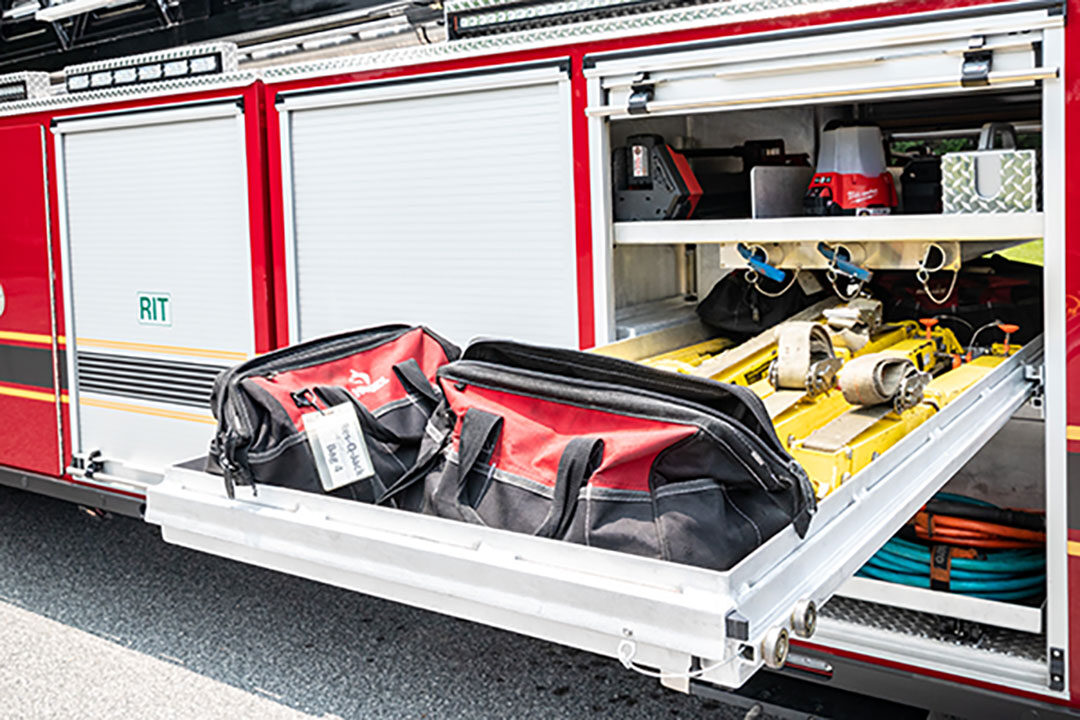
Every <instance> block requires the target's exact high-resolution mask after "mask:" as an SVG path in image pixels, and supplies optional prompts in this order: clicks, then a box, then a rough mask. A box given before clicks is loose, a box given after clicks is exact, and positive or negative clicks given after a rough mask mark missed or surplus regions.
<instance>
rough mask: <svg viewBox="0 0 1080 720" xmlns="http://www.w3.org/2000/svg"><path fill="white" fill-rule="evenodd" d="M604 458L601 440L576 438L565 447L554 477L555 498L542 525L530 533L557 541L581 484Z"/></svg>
mask: <svg viewBox="0 0 1080 720" xmlns="http://www.w3.org/2000/svg"><path fill="white" fill-rule="evenodd" d="M603 459H604V441H603V440H601V439H600V438H587V437H577V438H574V439H572V440H571V441H570V442H568V443H567V444H566V448H565V449H564V450H563V453H562V456H561V457H560V458H559V469H558V471H557V473H556V475H555V496H554V497H553V498H552V501H551V509H550V510H549V511H548V515H547V517H546V518H545V519H544V522H543V524H542V525H541V526H540V528H539V529H538V530H537V531H536V532H535V533H534V534H535V535H536V536H538V537H546V538H561V537H563V536H564V535H565V534H566V532H567V530H568V529H569V525H570V522H571V520H572V519H573V515H574V510H575V509H576V508H577V501H578V495H579V494H580V493H581V488H582V486H583V485H584V484H585V482H586V481H587V480H588V479H589V477H591V476H592V474H593V473H594V472H596V469H597V468H598V467H600V463H601V462H602V461H603Z"/></svg>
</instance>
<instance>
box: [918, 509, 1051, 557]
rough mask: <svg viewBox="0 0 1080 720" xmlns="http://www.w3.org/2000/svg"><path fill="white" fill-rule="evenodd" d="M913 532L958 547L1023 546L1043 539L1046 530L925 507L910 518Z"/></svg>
mask: <svg viewBox="0 0 1080 720" xmlns="http://www.w3.org/2000/svg"><path fill="white" fill-rule="evenodd" d="M910 524H911V526H912V528H913V529H914V531H915V536H916V537H918V538H921V539H923V540H928V541H931V542H935V543H941V544H944V545H957V546H960V547H977V548H995V549H1003V550H1004V549H1023V548H1037V547H1040V546H1041V545H1042V544H1043V543H1045V542H1046V533H1043V532H1039V531H1036V530H1027V529H1024V528H1015V527H1011V526H1009V525H1001V524H999V523H992V522H984V521H981V520H970V519H968V518H961V517H954V516H952V515H935V514H931V513H928V512H926V511H925V510H923V511H921V512H919V513H917V514H916V515H915V517H914V518H912V519H911V523H910Z"/></svg>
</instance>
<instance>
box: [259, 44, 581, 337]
mask: <svg viewBox="0 0 1080 720" xmlns="http://www.w3.org/2000/svg"><path fill="white" fill-rule="evenodd" d="M280 106H281V109H282V111H283V118H282V147H283V154H284V157H283V165H284V184H285V195H286V202H285V205H286V245H287V247H286V251H287V262H288V263H289V283H290V297H289V315H290V338H291V339H292V340H294V341H295V340H307V339H310V338H313V337H317V336H319V335H324V334H326V333H330V332H336V331H340V330H342V329H346V328H354V327H363V326H369V325H378V324H383V323H387V322H409V323H422V324H425V325H427V326H429V327H431V328H432V329H434V330H435V331H436V332H439V333H441V334H443V335H445V336H446V337H448V338H450V339H451V340H453V341H455V342H457V343H465V342H467V341H468V340H469V338H471V337H473V336H475V335H497V336H503V337H512V338H518V339H521V340H527V341H531V342H536V343H548V344H555V345H564V346H575V347H576V346H577V343H578V333H577V322H578V321H577V281H576V264H575V250H574V222H573V182H572V161H571V147H570V121H571V113H570V90H569V78H568V75H567V72H566V68H565V67H561V68H560V67H557V66H556V65H555V64H551V65H548V66H544V67H531V68H519V69H517V70H506V71H498V72H494V73H492V72H490V71H489V72H485V73H477V74H472V75H465V76H456V77H442V78H428V79H422V80H412V81H407V82H395V83H375V84H372V85H368V86H361V87H357V88H354V89H338V90H334V91H329V92H327V91H322V92H316V93H310V94H301V95H293V96H285V97H284V98H283V101H282V102H281V103H280Z"/></svg>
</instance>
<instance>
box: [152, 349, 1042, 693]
mask: <svg viewBox="0 0 1080 720" xmlns="http://www.w3.org/2000/svg"><path fill="white" fill-rule="evenodd" d="M1041 360H1042V338H1041V336H1040V337H1039V338H1038V339H1036V340H1035V341H1033V342H1031V343H1030V344H1028V345H1027V346H1026V347H1025V348H1023V349H1022V350H1021V351H1020V352H1018V353H1017V354H1016V355H1014V356H1013V357H1012V358H1010V359H1009V360H1007V361H1006V362H1004V363H1003V364H1002V365H1001V366H999V367H998V368H996V369H995V370H994V371H992V372H991V373H989V374H988V375H987V376H986V377H985V378H983V380H981V381H980V382H979V383H977V384H976V385H975V386H973V387H972V388H971V389H970V390H968V391H967V392H966V393H965V394H964V395H962V396H961V397H960V398H958V399H957V400H956V401H954V402H953V403H951V404H950V405H948V406H946V407H945V408H944V409H943V410H942V411H941V412H939V413H937V414H936V415H935V416H934V417H933V418H931V419H930V420H928V421H927V422H926V423H924V424H923V425H921V426H920V427H918V428H917V429H916V430H914V431H913V432H912V433H910V434H909V435H908V436H907V437H905V438H904V439H903V440H902V441H901V442H899V443H897V444H896V445H895V446H893V448H891V449H890V450H888V451H887V452H885V453H884V454H883V455H882V456H881V457H880V458H879V459H878V460H877V461H876V462H875V463H874V464H872V465H871V466H869V467H868V468H866V469H865V470H863V471H862V472H860V473H858V474H856V475H855V476H854V477H853V478H852V479H851V480H849V481H848V482H847V483H845V484H844V485H842V486H841V487H840V488H839V489H838V490H837V491H835V492H834V493H832V494H831V495H830V496H829V497H828V498H826V499H825V500H824V501H823V502H822V503H821V505H820V507H819V509H818V512H817V514H816V515H815V516H814V518H813V520H812V521H811V523H810V528H809V530H808V532H807V535H806V536H805V537H804V538H802V539H800V538H799V537H798V536H797V535H796V533H795V531H794V530H793V529H792V528H790V527H789V528H787V529H785V530H783V531H781V532H780V533H778V534H777V535H775V536H773V537H772V538H771V539H770V540H769V541H767V542H766V543H765V544H764V545H762V546H761V547H760V548H758V549H757V550H756V551H754V552H753V553H751V554H750V555H749V556H747V557H746V558H745V559H744V560H743V561H742V562H740V563H739V564H738V565H736V566H735V567H734V568H732V569H731V570H728V571H725V572H715V571H711V570H705V569H702V568H696V567H691V566H687V565H679V564H676V563H669V562H662V561H658V560H652V559H649V558H643V557H637V556H634V555H628V554H623V553H617V552H611V551H607V550H600V549H597V548H590V547H586V546H583V545H574V544H569V543H563V542H557V541H553V540H548V539H544V538H536V537H531V536H528V535H523V534H517V533H511V532H507V531H503V530H497V529H492V528H487V527H481V526H476V525H469V524H465V523H459V522H454V521H450V520H445V519H442V518H435V517H428V516H423V515H417V514H411V513H404V512H401V511H398V510H394V509H389V508H383V507H374V506H370V505H362V504H359V503H354V502H350V501H346V500H341V499H337V498H331V497H326V496H321V495H314V494H307V493H303V492H300V491H296V490H290V489H286V488H278V487H269V486H259V487H258V491H257V494H254V493H253V492H252V490H251V489H250V488H240V489H239V491H238V494H237V497H236V498H235V499H233V500H230V499H229V498H228V497H227V496H226V494H225V489H224V483H223V482H222V481H221V479H220V478H219V477H215V476H212V475H208V474H205V473H202V472H199V471H196V470H191V469H187V468H184V467H180V466H174V467H172V468H170V469H169V470H168V471H167V472H166V474H165V478H164V480H163V481H162V482H161V483H160V484H158V485H156V486H151V487H150V488H148V491H147V511H146V519H147V521H148V522H150V523H153V524H156V525H160V526H161V528H162V536H163V538H164V539H165V540H166V541H167V542H170V543H174V544H178V545H183V546H186V547H189V548H193V549H196V550H201V551H205V552H209V553H212V554H215V555H220V556H223V557H228V558H231V559H234V560H240V561H243V562H247V563H251V564H254V565H259V566H262V567H266V568H270V569H274V570H278V571H281V572H287V573H290V574H293V575H297V576H301V577H306V578H309V579H312V580H317V581H320V582H326V583H329V584H332V585H337V586H340V587H344V588H348V589H351V590H355V591H359V592H364V593H367V594H370V595H375V596H378V597H382V598H386V599H389V600H394V601H398V602H403V603H406V604H409V605H414V606H417V607H421V608H426V609H429V610H434V611H437V612H441V613H445V614H448V615H453V616H457V617H461V618H465V619H468V620H473V621H476V622H481V623H484V624H487V625H491V626H494V627H499V628H502V629H506V630H512V631H515V632H519V633H522V634H525V635H530V636H534V637H538V638H542V639H546V640H549V641H553V642H557V643H560V644H564V645H568V646H572V647H576V648H580V649H584V650H588V651H591V652H595V653H598V654H601V655H606V656H610V657H614V658H618V659H620V660H621V661H623V662H624V664H627V665H628V666H631V665H632V666H633V667H635V668H636V669H639V670H642V671H644V672H652V671H653V670H652V669H655V671H656V674H657V675H658V676H660V677H661V679H662V680H663V681H664V682H665V684H666V685H669V686H671V687H675V688H677V689H681V690H684V691H686V690H688V688H689V681H690V679H700V680H702V681H706V682H711V683H715V684H717V685H722V686H727V687H738V686H740V685H742V684H743V683H744V682H745V681H746V680H747V679H748V678H749V677H750V676H751V675H753V674H754V673H755V672H756V671H757V670H758V669H760V668H761V667H762V665H763V664H765V656H766V655H767V654H768V651H771V650H772V648H773V644H774V643H775V642H776V640H777V638H778V637H779V636H780V635H781V634H783V632H786V631H790V630H791V629H792V625H793V623H792V615H793V611H794V610H795V608H796V607H797V606H799V605H800V604H802V603H805V602H806V601H808V600H812V601H814V602H815V603H817V604H818V605H820V604H822V603H823V602H824V601H826V600H827V599H828V598H829V597H830V596H831V595H832V594H833V593H834V592H835V591H836V590H837V589H838V588H839V587H840V585H841V584H842V583H843V582H844V580H846V579H847V578H848V577H849V576H851V575H852V574H853V573H854V572H855V571H856V570H857V569H858V568H859V567H860V566H862V564H863V563H865V562H866V560H867V559H869V557H870V556H871V555H872V554H873V553H874V552H876V551H877V549H878V548H879V547H880V546H881V545H882V544H883V543H884V542H885V541H886V540H887V539H888V538H889V537H891V536H892V535H893V533H895V532H896V530H898V529H899V528H900V526H901V525H902V524H903V523H904V522H905V521H906V520H907V519H908V517H910V516H911V515H912V514H913V513H914V512H915V511H916V510H917V509H918V508H919V507H920V506H921V505H922V504H923V503H924V502H925V501H926V500H927V499H928V498H929V497H930V496H931V495H932V494H933V493H934V492H936V491H937V490H938V489H939V488H940V487H941V486H942V485H943V484H944V483H945V482H946V481H947V480H948V479H949V478H950V477H951V476H952V475H953V474H954V473H955V472H956V471H957V470H958V469H959V468H960V467H961V466H962V465H963V464H964V463H965V462H966V461H967V460H968V459H969V458H970V457H971V456H972V455H973V454H974V453H975V452H976V451H977V450H978V449H979V447H981V446H982V445H984V444H985V443H986V442H987V441H988V440H989V439H990V438H991V437H992V436H993V434H994V433H995V432H996V431H997V430H998V429H999V428H1000V427H1001V425H1002V424H1004V423H1005V422H1006V420H1007V419H1008V418H1009V417H1010V416H1011V415H1012V414H1013V412H1015V411H1016V409H1018V408H1019V407H1020V406H1021V405H1023V404H1024V402H1026V401H1027V399H1028V398H1029V397H1030V396H1031V395H1032V393H1034V392H1035V391H1036V389H1037V387H1038V384H1039V380H1038V378H1039V377H1040V376H1041V373H1040V372H1039V371H1038V365H1039V363H1041ZM729 621H731V622H729ZM766 641H767V642H768V643H769V644H768V646H767V647H765V648H764V649H765V650H766V652H764V653H763V652H762V649H763V645H764V644H765V643H766Z"/></svg>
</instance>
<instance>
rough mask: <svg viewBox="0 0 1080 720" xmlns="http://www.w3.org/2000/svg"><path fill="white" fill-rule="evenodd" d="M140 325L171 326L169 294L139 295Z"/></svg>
mask: <svg viewBox="0 0 1080 720" xmlns="http://www.w3.org/2000/svg"><path fill="white" fill-rule="evenodd" d="M139 324H140V325H172V297H171V296H170V295H169V293H146V292H141V293H139Z"/></svg>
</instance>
